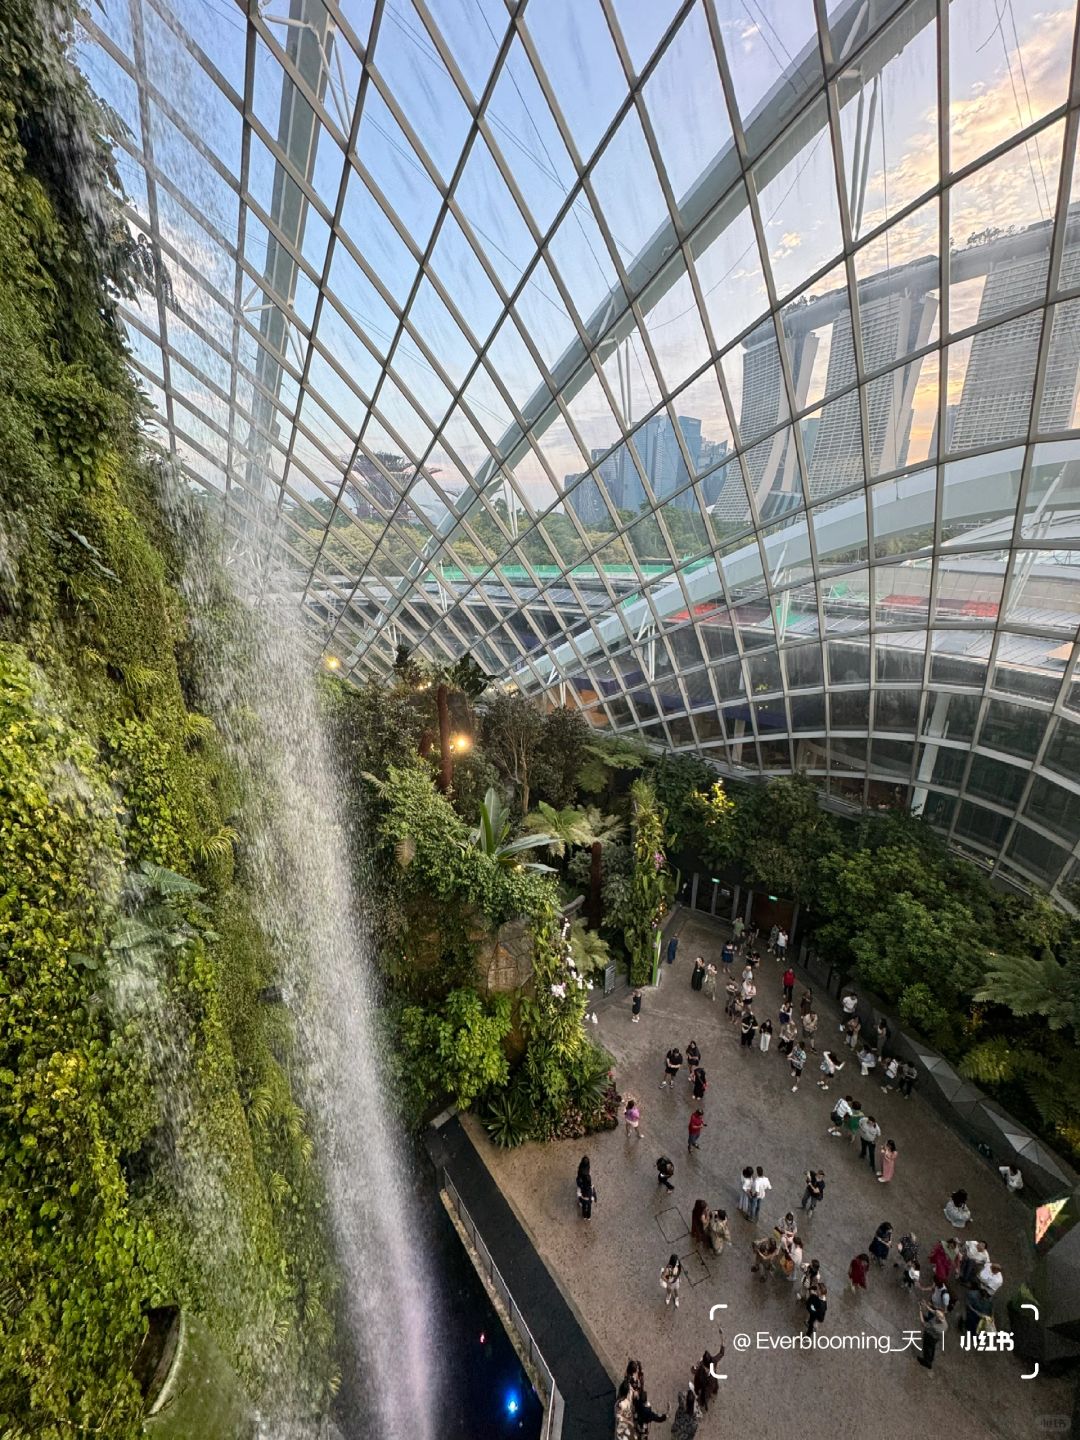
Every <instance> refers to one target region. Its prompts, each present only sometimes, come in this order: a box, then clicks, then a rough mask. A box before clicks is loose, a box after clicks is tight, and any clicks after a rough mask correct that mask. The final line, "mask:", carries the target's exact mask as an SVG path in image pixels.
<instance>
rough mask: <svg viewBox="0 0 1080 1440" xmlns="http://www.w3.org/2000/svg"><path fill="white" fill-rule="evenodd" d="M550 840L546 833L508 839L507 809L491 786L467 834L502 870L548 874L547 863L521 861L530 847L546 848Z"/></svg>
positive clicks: (549, 867)
mask: <svg viewBox="0 0 1080 1440" xmlns="http://www.w3.org/2000/svg"><path fill="white" fill-rule="evenodd" d="M551 841H552V837H551V836H550V835H519V836H518V838H517V839H516V840H511V839H510V811H509V810H508V809H507V807H506V805H505V804H504V803H503V801H502V798H501V797H500V795H499V792H498V791H497V790H496V789H495V788H494V786H492V788H491V789H490V790H489V791H488V792H487V794H486V795H485V796H484V803H483V804H482V805H481V806H480V820H479V823H478V824H477V827H476V829H475V830H474V831H473V832H472V834H471V835H470V836H469V843H470V844H471V845H473V846H474V847H475V848H476V849H478V850H479V851H481V853H482V854H484V855H486V856H487V857H488V858H489V859H491V860H494V861H495V863H496V864H497V865H501V866H502V867H503V869H507V870H529V871H531V872H533V873H534V874H548V875H550V874H551V873H552V868H551V866H550V865H544V864H542V863H541V862H540V861H537V860H523V859H522V856H523V855H527V854H528V852H529V851H530V850H547V849H549V848H550V846H551Z"/></svg>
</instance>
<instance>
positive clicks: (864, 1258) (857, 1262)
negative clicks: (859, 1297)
mask: <svg viewBox="0 0 1080 1440" xmlns="http://www.w3.org/2000/svg"><path fill="white" fill-rule="evenodd" d="M869 1269H870V1256H869V1255H856V1256H855V1259H854V1260H852V1262H851V1264H850V1265H849V1266H848V1272H847V1273H848V1284H849V1285H850V1287H851V1293H852V1294H853V1295H854V1294H855V1292H856V1290H865V1289H866V1276H867V1272H868V1271H869Z"/></svg>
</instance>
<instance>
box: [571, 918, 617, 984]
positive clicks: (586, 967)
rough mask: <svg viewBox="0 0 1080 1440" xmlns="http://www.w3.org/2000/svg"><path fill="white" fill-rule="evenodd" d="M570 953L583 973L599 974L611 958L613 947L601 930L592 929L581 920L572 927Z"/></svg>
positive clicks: (576, 921)
mask: <svg viewBox="0 0 1080 1440" xmlns="http://www.w3.org/2000/svg"><path fill="white" fill-rule="evenodd" d="M570 953H571V955H572V956H573V957H574V964H575V965H576V966H577V968H578V970H579V971H580V972H581V974H582V975H598V974H599V973H600V972H601V971H602V970H603V969H604V967H605V966H606V965H607V963H608V961H609V960H610V959H611V947H610V946H609V945H608V942H607V941H606V940H605V939H604V937H603V936H602V935H601V934H600V932H599V930H590V929H589V928H588V927H587V926H586V925H584V924H582V922H581V921H580V920H575V921H574V923H573V924H572V925H571V927H570Z"/></svg>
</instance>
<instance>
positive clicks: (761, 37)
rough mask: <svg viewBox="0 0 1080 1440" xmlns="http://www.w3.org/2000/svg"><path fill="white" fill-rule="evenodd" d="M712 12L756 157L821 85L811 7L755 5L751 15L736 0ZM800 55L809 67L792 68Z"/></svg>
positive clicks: (761, 1)
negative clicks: (783, 122)
mask: <svg viewBox="0 0 1080 1440" xmlns="http://www.w3.org/2000/svg"><path fill="white" fill-rule="evenodd" d="M716 13H717V18H718V20H719V22H720V36H721V39H722V40H723V43H724V45H725V47H726V49H727V51H728V54H729V56H730V57H731V75H732V80H733V82H734V86H735V101H736V104H737V105H738V107H739V113H740V115H741V116H742V122H743V127H744V129H746V130H747V132H748V133H747V143H748V145H749V147H750V153H751V154H755V153H756V152H757V151H758V150H760V149H761V148H762V147H763V146H764V145H767V144H768V143H769V141H770V140H771V139H772V138H773V135H774V134H775V133H776V126H777V125H778V124H779V123H781V122H782V120H783V119H784V118H785V117H786V115H788V114H789V113H790V112H791V111H792V110H793V109H794V108H795V106H796V105H798V104H799V102H800V101H801V100H802V98H803V97H804V96H805V95H806V94H808V93H809V92H810V91H811V90H813V89H814V88H815V86H819V85H820V84H821V67H820V62H819V60H818V58H817V56H818V51H817V32H816V27H815V24H814V12H813V8H812V6H811V5H809V4H807V3H806V0H796V3H792V0H756V3H755V4H754V6H753V13H751V10H750V9H749V8H748V7H747V6H746V5H744V4H742V3H740V0H717V5H716ZM804 52H805V53H806V54H807V55H808V57H809V58H808V60H807V63H806V64H805V65H802V66H800V67H799V68H798V69H796V68H795V67H794V65H793V59H794V57H795V56H797V55H798V56H800V58H801V55H802V54H803V53H804ZM781 77H783V79H782V83H781ZM766 97H768V98H767V99H766Z"/></svg>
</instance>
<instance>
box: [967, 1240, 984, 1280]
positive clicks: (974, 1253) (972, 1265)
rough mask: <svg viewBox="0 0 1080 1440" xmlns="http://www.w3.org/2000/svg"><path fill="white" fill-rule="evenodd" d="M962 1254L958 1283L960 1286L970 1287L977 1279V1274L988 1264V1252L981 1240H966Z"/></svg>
mask: <svg viewBox="0 0 1080 1440" xmlns="http://www.w3.org/2000/svg"><path fill="white" fill-rule="evenodd" d="M962 1254H963V1258H962V1259H961V1261H960V1283H961V1285H971V1284H972V1283H973V1282H974V1281H975V1280H976V1278H977V1277H978V1275H979V1272H980V1271H981V1270H984V1269H985V1268H986V1267H987V1266H988V1265H989V1264H990V1251H989V1250H988V1249H987V1248H986V1245H985V1244H984V1243H983V1241H982V1240H966V1241H965V1242H964V1247H963V1252H962Z"/></svg>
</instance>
